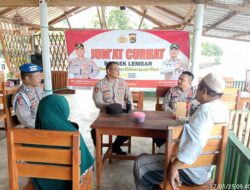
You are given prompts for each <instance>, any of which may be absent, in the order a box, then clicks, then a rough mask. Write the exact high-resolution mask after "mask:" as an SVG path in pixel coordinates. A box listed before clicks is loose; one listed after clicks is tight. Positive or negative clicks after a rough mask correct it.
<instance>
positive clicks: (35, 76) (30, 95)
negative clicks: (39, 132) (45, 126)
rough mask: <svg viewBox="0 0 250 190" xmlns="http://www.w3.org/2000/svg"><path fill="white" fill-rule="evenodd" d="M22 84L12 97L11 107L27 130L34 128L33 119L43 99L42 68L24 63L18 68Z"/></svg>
mask: <svg viewBox="0 0 250 190" xmlns="http://www.w3.org/2000/svg"><path fill="white" fill-rule="evenodd" d="M19 69H20V72H21V78H22V81H23V84H22V85H21V87H20V88H19V90H18V92H17V93H16V94H15V95H14V96H13V99H12V105H13V107H14V110H15V112H16V115H17V118H18V120H19V122H20V123H21V124H22V125H23V126H24V127H28V128H35V118H36V112H37V108H38V104H39V102H40V100H41V99H42V98H43V97H44V91H43V88H42V85H41V79H42V78H41V71H42V68H41V67H39V66H37V65H35V64H33V63H26V64H23V65H22V66H20V68H19Z"/></svg>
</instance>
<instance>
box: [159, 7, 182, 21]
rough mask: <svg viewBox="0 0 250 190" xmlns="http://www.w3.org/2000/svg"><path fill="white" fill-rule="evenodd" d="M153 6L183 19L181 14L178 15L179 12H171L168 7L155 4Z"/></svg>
mask: <svg viewBox="0 0 250 190" xmlns="http://www.w3.org/2000/svg"><path fill="white" fill-rule="evenodd" d="M155 7H156V8H157V9H159V10H161V11H163V12H165V13H167V14H170V15H173V16H175V17H177V18H179V19H181V20H184V17H183V16H181V15H179V14H177V13H175V12H173V11H170V10H168V9H166V8H164V7H160V6H155Z"/></svg>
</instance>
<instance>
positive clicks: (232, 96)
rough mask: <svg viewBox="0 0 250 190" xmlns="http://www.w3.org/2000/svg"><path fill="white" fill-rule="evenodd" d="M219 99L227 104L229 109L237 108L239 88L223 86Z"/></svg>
mask: <svg viewBox="0 0 250 190" xmlns="http://www.w3.org/2000/svg"><path fill="white" fill-rule="evenodd" d="M221 100H222V101H223V102H224V103H225V104H226V105H227V106H228V109H229V110H237V109H239V102H240V90H239V89H238V88H225V89H224V91H223V95H222V97H221Z"/></svg>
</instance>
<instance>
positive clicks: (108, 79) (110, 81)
mask: <svg viewBox="0 0 250 190" xmlns="http://www.w3.org/2000/svg"><path fill="white" fill-rule="evenodd" d="M106 73H107V75H106V76H105V78H104V79H102V80H101V81H99V82H98V83H97V84H96V86H95V88H94V91H93V100H94V102H95V105H96V107H97V108H99V109H100V110H101V112H103V111H105V110H106V107H107V106H108V105H110V104H113V103H118V104H120V105H121V106H122V108H123V109H126V103H127V102H130V103H132V102H133V100H132V94H131V92H130V90H129V87H128V84H127V83H126V81H125V80H123V79H122V78H119V75H120V69H119V65H118V63H116V62H109V63H108V64H107V65H106ZM91 135H92V138H93V141H94V145H95V129H92V130H91ZM126 140H128V137H126V136H118V137H117V138H116V140H115V142H114V143H113V146H112V151H113V152H114V153H116V154H126V152H123V151H122V149H121V145H122V144H123V143H124V142H125V141H126Z"/></svg>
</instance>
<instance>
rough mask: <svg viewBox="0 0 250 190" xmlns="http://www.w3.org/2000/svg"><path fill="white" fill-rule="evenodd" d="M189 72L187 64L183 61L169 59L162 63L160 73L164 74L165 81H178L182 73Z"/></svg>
mask: <svg viewBox="0 0 250 190" xmlns="http://www.w3.org/2000/svg"><path fill="white" fill-rule="evenodd" d="M177 65H180V67H178V69H176V66H177ZM187 70H188V66H187V64H186V63H184V61H183V60H180V59H176V60H171V59H168V60H166V61H164V62H163V63H162V65H161V68H160V73H161V74H164V79H165V80H178V78H179V76H180V75H181V73H182V72H183V71H187Z"/></svg>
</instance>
